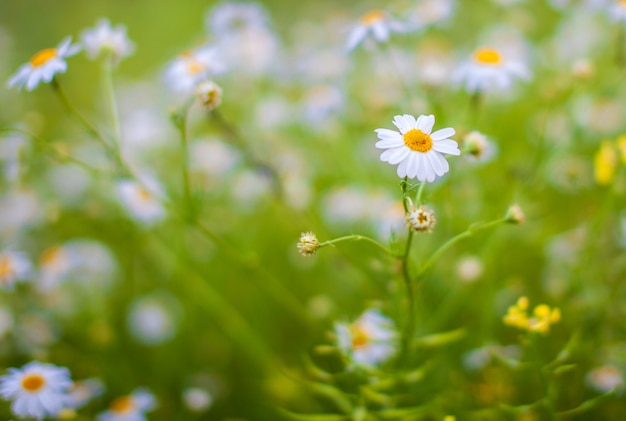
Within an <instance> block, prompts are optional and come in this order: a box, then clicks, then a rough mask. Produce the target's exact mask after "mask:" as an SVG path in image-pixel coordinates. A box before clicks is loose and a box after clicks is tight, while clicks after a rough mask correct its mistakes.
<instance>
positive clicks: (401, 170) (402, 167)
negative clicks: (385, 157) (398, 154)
mask: <svg viewBox="0 0 626 421" xmlns="http://www.w3.org/2000/svg"><path fill="white" fill-rule="evenodd" d="M408 165H409V160H408V159H405V160H404V161H402V162H400V164H399V165H398V168H397V169H396V174H398V177H401V178H404V177H406V176H407V166H408Z"/></svg>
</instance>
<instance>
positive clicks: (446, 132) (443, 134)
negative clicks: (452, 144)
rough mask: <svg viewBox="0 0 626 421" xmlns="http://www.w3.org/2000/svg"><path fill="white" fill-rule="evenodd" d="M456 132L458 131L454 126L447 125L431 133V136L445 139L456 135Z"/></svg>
mask: <svg viewBox="0 0 626 421" xmlns="http://www.w3.org/2000/svg"><path fill="white" fill-rule="evenodd" d="M455 133H456V132H455V131H454V129H453V128H451V127H447V128H445V129H440V130H437V131H436V132H434V133H433V134H431V135H430V137H431V139H432V140H443V139H447V138H449V137H450V136H454V134H455Z"/></svg>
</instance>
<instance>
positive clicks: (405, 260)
mask: <svg viewBox="0 0 626 421" xmlns="http://www.w3.org/2000/svg"><path fill="white" fill-rule="evenodd" d="M424 184H425V183H422V184H421V185H420V188H419V190H418V192H417V195H418V197H421V195H422V190H423V188H424ZM407 185H408V180H407V178H406V177H405V178H404V182H403V183H402V202H403V206H404V209H405V211H406V212H407V213H408V212H409V211H410V209H409V205H408V202H409V198H408V197H407V193H408V192H407ZM412 244H413V230H412V229H411V227H409V233H408V236H407V239H406V245H405V247H404V254H403V255H402V260H401V262H402V278H403V279H404V285H405V286H406V295H407V299H408V302H409V304H408V307H409V308H408V322H407V324H406V329H405V332H404V338H403V341H402V349H403V352H402V353H403V354H405V355H406V352H407V351H408V347H409V345H410V344H411V338H412V337H413V333H414V332H415V317H416V316H415V291H414V288H413V282H412V281H411V274H410V272H409V256H410V253H411V245H412Z"/></svg>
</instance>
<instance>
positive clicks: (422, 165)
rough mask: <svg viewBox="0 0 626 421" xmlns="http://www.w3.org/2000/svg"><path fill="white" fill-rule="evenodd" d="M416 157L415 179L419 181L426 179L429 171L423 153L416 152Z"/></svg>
mask: <svg viewBox="0 0 626 421" xmlns="http://www.w3.org/2000/svg"><path fill="white" fill-rule="evenodd" d="M416 157H417V179H418V180H419V181H424V180H426V177H427V176H428V174H429V173H430V172H431V171H429V170H430V167H427V165H428V164H427V163H426V159H425V158H424V154H421V153H418V154H416Z"/></svg>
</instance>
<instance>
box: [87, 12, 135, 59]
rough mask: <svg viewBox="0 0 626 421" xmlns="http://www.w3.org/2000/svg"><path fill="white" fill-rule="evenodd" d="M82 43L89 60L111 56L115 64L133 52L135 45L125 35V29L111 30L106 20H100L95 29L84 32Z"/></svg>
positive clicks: (122, 27) (120, 27)
mask: <svg viewBox="0 0 626 421" xmlns="http://www.w3.org/2000/svg"><path fill="white" fill-rule="evenodd" d="M82 42H83V45H84V47H85V51H86V52H87V55H88V56H89V58H91V59H96V58H98V57H99V56H100V55H102V54H103V53H104V54H112V55H113V57H114V58H115V61H116V62H117V61H119V60H120V59H122V58H124V57H128V56H129V55H131V54H132V53H133V52H134V51H135V44H134V43H133V42H132V41H130V40H129V39H128V36H127V35H126V27H125V26H123V25H118V26H117V27H115V28H113V27H112V26H111V22H109V20H108V19H100V20H99V21H98V23H97V24H96V27H95V28H92V29H87V30H85V31H84V32H83V34H82Z"/></svg>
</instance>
